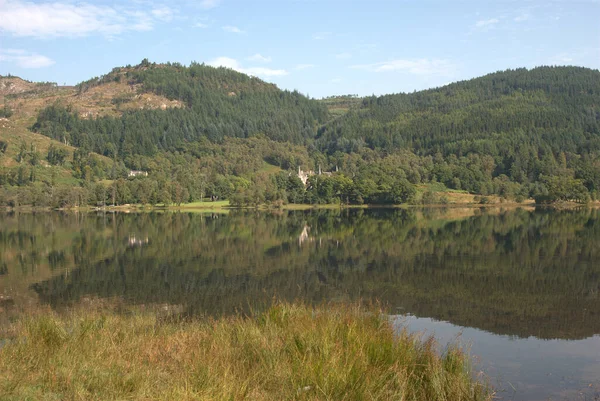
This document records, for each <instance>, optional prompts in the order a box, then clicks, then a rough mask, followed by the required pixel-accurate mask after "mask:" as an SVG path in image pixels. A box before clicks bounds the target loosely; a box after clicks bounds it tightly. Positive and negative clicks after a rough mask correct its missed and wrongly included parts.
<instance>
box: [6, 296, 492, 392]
mask: <svg viewBox="0 0 600 401" xmlns="http://www.w3.org/2000/svg"><path fill="white" fill-rule="evenodd" d="M9 331H10V333H11V337H12V338H13V340H11V341H9V342H8V343H7V344H6V345H5V346H4V347H3V348H0V399H2V400H26V399H31V400H117V399H119V400H121V399H127V400H191V399H194V400H243V399H247V400H415V401H418V400H428V401H433V400H452V401H461V400H491V397H492V394H491V393H490V391H489V390H488V389H487V387H486V386H485V385H483V384H481V383H480V382H478V381H476V380H475V379H473V377H472V375H471V372H469V370H468V360H469V358H468V356H466V355H465V354H463V353H462V351H461V350H460V349H458V348H456V347H448V348H447V349H446V351H445V352H444V353H440V352H439V347H438V346H437V345H436V343H435V341H433V339H431V338H430V339H422V338H420V337H419V336H418V335H412V334H409V333H408V332H407V331H401V332H399V333H398V332H396V331H394V329H393V328H392V326H391V324H390V322H389V320H388V318H387V317H386V316H385V315H383V314H382V313H380V312H377V311H375V310H372V309H370V310H365V309H362V308H359V307H349V306H335V305H328V306H326V307H325V306H324V307H321V308H317V309H316V310H315V309H313V308H310V307H306V306H301V305H290V304H280V305H276V306H273V307H271V308H270V309H269V310H267V311H266V312H264V313H260V314H257V315H256V316H255V317H240V316H235V317H223V318H219V319H216V320H214V319H208V318H206V319H198V320H191V321H182V320H177V319H159V318H157V317H156V315H154V314H151V313H149V312H145V313H142V312H136V313H130V314H117V313H115V312H110V311H106V310H105V311H104V312H102V311H96V312H90V311H87V312H85V311H82V312H80V313H72V314H71V315H68V316H58V315H55V314H50V313H48V312H46V313H45V314H40V315H37V316H31V317H27V318H23V319H21V320H20V321H19V322H17V323H15V326H14V327H13V328H11V329H10V330H9Z"/></svg>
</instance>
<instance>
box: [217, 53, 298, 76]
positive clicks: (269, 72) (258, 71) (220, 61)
mask: <svg viewBox="0 0 600 401" xmlns="http://www.w3.org/2000/svg"><path fill="white" fill-rule="evenodd" d="M208 65H211V66H213V67H226V68H231V69H232V70H235V71H238V72H241V73H244V74H248V75H254V76H256V77H261V78H271V77H281V76H284V75H287V74H288V72H287V71H286V70H281V69H272V68H265V67H249V68H244V67H242V65H241V64H240V63H239V61H237V60H236V59H233V58H230V57H217V58H216V59H214V60H212V61H210V62H208Z"/></svg>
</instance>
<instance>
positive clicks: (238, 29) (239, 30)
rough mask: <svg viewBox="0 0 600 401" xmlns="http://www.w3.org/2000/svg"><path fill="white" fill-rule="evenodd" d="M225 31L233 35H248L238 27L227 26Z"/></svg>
mask: <svg viewBox="0 0 600 401" xmlns="http://www.w3.org/2000/svg"><path fill="white" fill-rule="evenodd" d="M223 30H224V31H225V32H231V33H238V34H244V33H246V32H245V31H242V30H241V29H240V28H238V27H237V26H233V25H225V26H224V27H223Z"/></svg>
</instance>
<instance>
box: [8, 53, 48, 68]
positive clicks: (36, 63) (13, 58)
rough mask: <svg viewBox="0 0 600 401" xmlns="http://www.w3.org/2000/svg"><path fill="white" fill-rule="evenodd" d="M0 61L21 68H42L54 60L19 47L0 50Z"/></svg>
mask: <svg viewBox="0 0 600 401" xmlns="http://www.w3.org/2000/svg"><path fill="white" fill-rule="evenodd" d="M0 61H6V62H8V63H14V64H16V65H17V66H19V67H21V68H43V67H49V66H51V65H53V64H54V60H52V59H50V58H48V57H46V56H42V55H40V54H37V53H31V52H27V51H25V50H20V49H3V50H0Z"/></svg>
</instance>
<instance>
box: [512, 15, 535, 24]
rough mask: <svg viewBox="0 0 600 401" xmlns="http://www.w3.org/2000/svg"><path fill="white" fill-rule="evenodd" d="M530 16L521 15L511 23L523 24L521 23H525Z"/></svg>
mask: <svg viewBox="0 0 600 401" xmlns="http://www.w3.org/2000/svg"><path fill="white" fill-rule="evenodd" d="M530 17H531V16H530V15H529V13H521V14H519V15H517V16H516V17H515V18H514V19H513V21H515V22H523V21H527V20H528V19H529V18H530Z"/></svg>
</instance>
